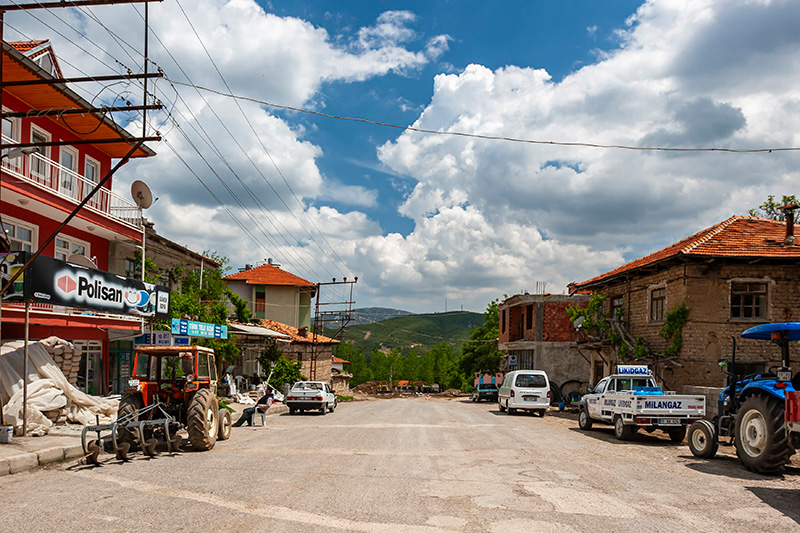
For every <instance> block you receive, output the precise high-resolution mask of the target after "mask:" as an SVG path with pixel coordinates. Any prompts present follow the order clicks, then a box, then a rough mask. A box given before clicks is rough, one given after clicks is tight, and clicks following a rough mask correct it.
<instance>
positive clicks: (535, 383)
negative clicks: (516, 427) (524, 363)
mask: <svg viewBox="0 0 800 533" xmlns="http://www.w3.org/2000/svg"><path fill="white" fill-rule="evenodd" d="M497 403H498V405H499V406H500V412H501V413H502V412H508V414H511V413H513V412H514V411H534V412H536V414H538V415H539V416H544V413H545V412H546V411H547V408H548V407H550V380H549V379H547V374H546V373H545V372H544V371H543V370H514V371H513V372H509V373H508V374H506V375H505V377H504V378H503V384H502V385H500V390H499V391H498V393H497Z"/></svg>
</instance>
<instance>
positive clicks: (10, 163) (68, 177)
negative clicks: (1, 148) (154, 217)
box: [2, 136, 142, 228]
mask: <svg viewBox="0 0 800 533" xmlns="http://www.w3.org/2000/svg"><path fill="white" fill-rule="evenodd" d="M14 142H16V141H14V140H13V139H9V138H8V137H6V136H3V143H14ZM2 167H3V170H5V171H6V172H8V173H9V174H12V175H14V176H15V177H18V178H21V179H23V180H25V181H28V182H31V183H33V184H35V185H37V186H39V187H41V188H43V189H46V190H48V191H50V192H54V193H56V194H58V195H59V196H61V197H63V198H67V199H69V200H72V201H73V202H75V203H76V204H77V203H79V202H81V201H83V200H84V199H85V198H86V197H87V196H88V195H89V193H90V192H91V191H92V189H94V187H95V185H96V183H94V182H93V181H91V180H88V179H86V178H85V177H83V176H81V175H80V174H78V173H77V172H75V171H73V170H71V169H69V168H67V167H64V166H62V165H59V164H58V163H56V162H55V161H53V160H51V159H50V158H48V157H46V156H43V155H42V154H39V153H34V154H30V155H26V156H22V157H16V158H13V159H7V158H3V159H2ZM85 207H86V208H87V209H90V210H92V211H97V212H99V213H102V214H104V215H106V216H109V217H112V218H114V219H117V220H119V221H121V222H124V223H125V224H127V225H129V226H133V227H135V228H139V227H140V226H141V217H142V214H141V210H140V209H139V206H137V205H136V204H135V203H133V202H132V201H131V200H127V199H125V198H123V197H122V196H119V195H117V194H115V193H113V192H111V190H110V189H106V188H104V187H103V188H101V189H100V190H99V191H97V192H96V193H95V194H94V196H92V197H91V199H90V200H89V201H88V202H86V206H85Z"/></svg>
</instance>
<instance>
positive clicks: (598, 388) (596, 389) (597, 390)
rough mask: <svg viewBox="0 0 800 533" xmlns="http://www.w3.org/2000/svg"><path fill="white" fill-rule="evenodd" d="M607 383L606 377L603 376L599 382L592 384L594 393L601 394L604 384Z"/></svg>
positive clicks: (604, 389)
mask: <svg viewBox="0 0 800 533" xmlns="http://www.w3.org/2000/svg"><path fill="white" fill-rule="evenodd" d="M607 383H608V378H604V379H601V380H600V383H598V384H597V385H595V386H594V392H595V394H602V393H604V392H605V391H606V384H607Z"/></svg>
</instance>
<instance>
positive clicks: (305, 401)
mask: <svg viewBox="0 0 800 533" xmlns="http://www.w3.org/2000/svg"><path fill="white" fill-rule="evenodd" d="M285 403H286V407H288V408H289V414H290V415H293V414H295V413H296V412H298V411H300V412H303V411H316V410H318V411H319V412H320V413H321V414H323V415H324V414H325V413H327V412H328V411H330V412H331V413H332V412H333V410H334V409H336V404H337V400H336V394H334V393H333V391H332V390H331V388H330V386H329V385H328V384H327V383H325V382H324V381H298V382H297V383H295V384H294V385H292V388H291V390H289V394H288V395H287V396H286V401H285Z"/></svg>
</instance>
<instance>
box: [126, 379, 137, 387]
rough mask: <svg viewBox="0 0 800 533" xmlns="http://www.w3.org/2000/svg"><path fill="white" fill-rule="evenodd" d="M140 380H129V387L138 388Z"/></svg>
mask: <svg viewBox="0 0 800 533" xmlns="http://www.w3.org/2000/svg"><path fill="white" fill-rule="evenodd" d="M138 386H139V380H138V379H129V380H128V387H138Z"/></svg>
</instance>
